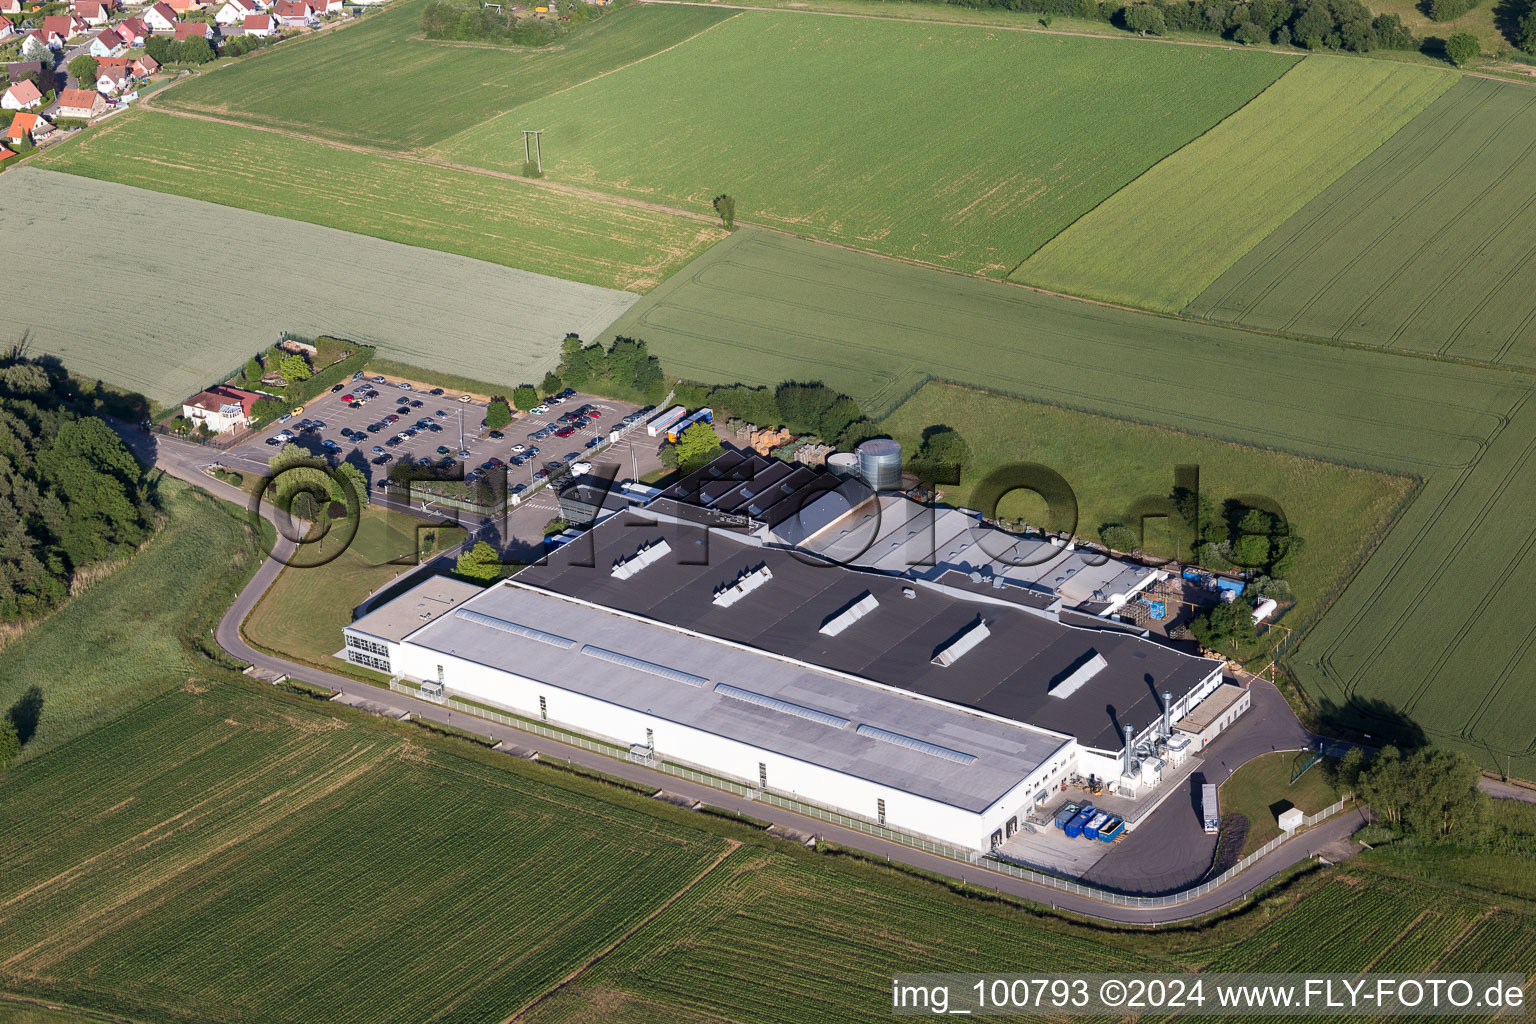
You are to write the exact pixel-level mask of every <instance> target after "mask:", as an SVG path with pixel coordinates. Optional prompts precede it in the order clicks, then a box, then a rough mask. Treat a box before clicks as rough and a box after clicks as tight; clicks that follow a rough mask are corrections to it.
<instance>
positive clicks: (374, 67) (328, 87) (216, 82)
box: [153, 0, 734, 164]
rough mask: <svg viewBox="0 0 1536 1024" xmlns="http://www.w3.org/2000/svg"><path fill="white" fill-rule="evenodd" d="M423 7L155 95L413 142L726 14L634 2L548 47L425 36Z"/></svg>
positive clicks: (660, 45) (308, 127) (225, 113)
mask: <svg viewBox="0 0 1536 1024" xmlns="http://www.w3.org/2000/svg"><path fill="white" fill-rule="evenodd" d="M425 6H426V0H406V2H404V3H397V4H392V5H390V6H389V7H388V8H386V9H384V10H382V11H378V12H374V13H370V14H369V15H368V17H366V18H364V19H363V20H362V21H361V22H359V23H357V24H355V25H349V26H347V28H346V29H345V31H339V32H338V31H330V32H324V33H321V34H320V35H319V36H317V37H316V38H314V39H311V40H305V41H304V42H302V43H299V44H294V43H288V44H285V45H283V46H279V47H276V48H275V49H272V50H266V51H263V52H261V53H259V54H256V55H254V56H252V57H250V58H248V59H243V60H239V61H236V62H235V63H234V64H232V65H231V66H229V67H226V68H221V69H220V70H219V71H218V73H217V74H202V75H198V76H197V77H196V78H194V79H192V80H191V81H187V82H182V83H179V84H177V85H176V86H175V87H174V88H172V89H169V90H167V91H165V92H162V93H158V94H156V96H155V98H154V101H153V102H154V104H155V105H156V106H159V107H165V108H167V109H171V110H187V111H193V112H195V113H200V114H210V115H213V116H217V117H228V118H233V119H236V120H239V121H245V122H248V123H250V124H257V125H264V126H266V127H269V128H279V129H283V130H286V131H294V132H298V133H301V134H303V135H307V136H316V137H319V138H324V139H328V140H332V141H338V142H345V143H354V144H362V145H368V146H378V147H381V148H386V149H407V150H408V149H417V148H420V147H422V146H428V145H431V144H432V143H434V142H437V141H440V140H441V139H444V138H446V137H447V136H449V135H452V134H453V133H455V132H458V131H462V130H463V129H464V127H465V126H467V125H471V124H480V123H481V122H484V121H487V120H489V119H491V118H493V117H496V116H497V115H499V114H502V113H503V112H505V111H508V110H510V109H512V108H513V107H516V106H517V105H519V104H521V103H526V102H528V101H529V100H532V99H536V98H538V97H540V96H547V95H549V94H550V93H553V92H558V91H560V90H562V89H568V88H570V87H571V86H573V85H577V84H579V83H581V82H584V81H586V80H588V79H590V78H594V77H596V76H598V75H602V74H607V73H608V72H611V71H613V70H615V69H617V68H621V67H624V66H625V65H628V64H632V63H634V62H635V61H637V60H644V59H645V58H646V57H649V56H651V55H652V54H655V53H657V52H659V51H661V50H665V49H667V48H668V47H671V46H675V45H677V44H678V43H680V42H682V41H683V40H685V39H687V38H689V37H690V36H693V35H696V34H697V33H699V32H702V31H704V30H705V29H707V28H709V27H710V26H711V25H714V24H715V23H717V22H719V21H721V20H723V19H725V18H728V17H730V16H731V14H732V13H734V12H732V11H728V10H711V9H710V8H708V7H644V6H639V5H636V6H632V7H629V8H626V9H624V10H620V11H615V12H613V13H612V14H610V15H607V16H605V17H603V18H601V19H600V20H598V21H597V22H595V23H594V24H592V25H590V26H587V27H585V28H583V29H581V30H579V31H578V32H575V33H573V34H571V35H569V36H567V37H565V38H564V39H562V40H560V41H559V42H557V43H555V44H553V45H550V46H546V47H537V48H530V47H513V46H497V45H483V44H475V43H454V42H435V41H432V40H429V39H426V38H424V37H423V36H422V33H421V13H422V9H423V8H424V7H425ZM535 127H537V126H535ZM517 138H518V163H519V164H521V161H522V142H521V136H517Z"/></svg>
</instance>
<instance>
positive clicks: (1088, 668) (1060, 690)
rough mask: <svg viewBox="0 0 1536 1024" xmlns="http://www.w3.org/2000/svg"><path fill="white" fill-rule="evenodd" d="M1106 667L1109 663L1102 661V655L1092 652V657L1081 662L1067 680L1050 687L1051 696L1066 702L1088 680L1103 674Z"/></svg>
mask: <svg viewBox="0 0 1536 1024" xmlns="http://www.w3.org/2000/svg"><path fill="white" fill-rule="evenodd" d="M1108 667H1109V662H1107V661H1105V660H1104V655H1102V654H1100V653H1099V652H1098V651H1094V652H1093V657H1091V658H1089V659H1088V660H1087V661H1085V662H1083V663H1082V664H1081V665H1079V666H1078V667H1077V668H1076V669H1074V670H1073V671H1072V674H1071V675H1069V676H1067V678H1065V679H1063V680H1062V681H1061V682H1059V683H1057V684H1056V685H1055V686H1053V687H1051V696H1052V697H1056V698H1059V699H1061V700H1066V699H1067V698H1068V697H1070V696H1072V695H1073V694H1074V693H1076V692H1077V691H1078V690H1079V689H1081V688H1082V687H1083V686H1084V685H1085V684H1086V683H1087V682H1088V680H1090V679H1092V678H1093V677H1094V676H1096V675H1098V674H1099V673H1100V672H1103V671H1104V670H1105V669H1106V668H1108Z"/></svg>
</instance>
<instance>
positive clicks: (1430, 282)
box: [1186, 78, 1536, 367]
mask: <svg viewBox="0 0 1536 1024" xmlns="http://www.w3.org/2000/svg"><path fill="white" fill-rule="evenodd" d="M1533 160H1536V89H1531V88H1529V87H1527V86H1520V85H1510V84H1507V83H1501V82H1493V81H1488V80H1484V79H1477V78H1463V79H1462V80H1461V81H1460V83H1459V84H1457V85H1456V87H1455V88H1453V89H1451V90H1450V91H1449V92H1447V93H1446V94H1445V95H1443V96H1441V97H1440V99H1438V100H1437V101H1435V103H1433V104H1431V105H1430V106H1429V107H1428V108H1427V109H1426V110H1425V111H1424V112H1423V113H1422V114H1420V115H1419V116H1418V117H1417V118H1415V119H1414V120H1413V121H1411V122H1409V123H1408V125H1407V126H1406V127H1404V128H1403V130H1402V131H1400V132H1398V133H1397V134H1396V135H1395V136H1393V137H1392V139H1391V140H1389V141H1388V142H1387V143H1386V144H1385V145H1384V146H1382V147H1381V148H1380V149H1378V150H1376V152H1375V153H1373V154H1371V155H1370V156H1369V157H1367V158H1366V159H1365V160H1363V161H1361V162H1360V163H1359V164H1357V165H1356V166H1355V168H1354V169H1353V170H1351V171H1350V172H1349V173H1348V174H1346V175H1344V176H1343V177H1342V178H1340V179H1339V180H1338V181H1336V182H1334V183H1333V185H1332V186H1330V187H1329V188H1328V189H1326V190H1324V191H1323V192H1322V193H1321V194H1320V195H1318V197H1317V198H1316V199H1314V200H1313V201H1312V202H1311V203H1309V204H1307V206H1305V207H1304V208H1303V209H1302V210H1301V212H1299V213H1297V214H1296V215H1295V216H1294V217H1292V218H1291V219H1290V220H1288V221H1286V223H1285V224H1284V225H1282V226H1281V227H1280V229H1279V230H1277V231H1276V232H1275V233H1274V234H1272V235H1270V236H1269V237H1268V238H1266V239H1265V240H1264V241H1263V242H1261V243H1259V245H1257V246H1256V247H1255V248H1254V249H1253V250H1252V251H1251V252H1249V253H1248V255H1247V256H1245V257H1243V259H1241V260H1240V261H1238V263H1237V264H1236V265H1235V266H1233V267H1232V268H1231V269H1230V270H1228V271H1227V272H1226V273H1225V274H1223V275H1222V276H1221V277H1220V278H1219V279H1217V280H1216V282H1215V283H1214V284H1212V285H1211V286H1210V287H1209V288H1207V289H1206V290H1205V291H1204V292H1203V293H1201V295H1200V296H1199V297H1198V298H1196V299H1195V300H1194V302H1192V303H1191V304H1190V306H1189V308H1188V309H1187V310H1186V312H1187V313H1188V314H1190V315H1193V316H1200V317H1208V318H1210V319H1213V320H1228V321H1234V322H1237V323H1241V324H1245V325H1248V326H1253V327H1261V328H1265V329H1271V330H1279V331H1286V332H1289V333H1293V334H1309V335H1316V336H1318V337H1323V338H1341V339H1345V340H1348V341H1354V342H1362V343H1365V344H1369V345H1383V346H1388V347H1391V348H1402V349H1411V350H1414V351H1418V352H1437V353H1440V354H1442V355H1447V356H1453V357H1457V358H1464V359H1476V360H1483V361H1487V362H1495V363H1507V364H1510V365H1516V366H1523V367H1536V294H1533V292H1532V289H1531V281H1532V279H1533V275H1536V175H1533V174H1532V173H1531V167H1532V161H1533Z"/></svg>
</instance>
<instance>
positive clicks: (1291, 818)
mask: <svg viewBox="0 0 1536 1024" xmlns="http://www.w3.org/2000/svg"><path fill="white" fill-rule="evenodd" d="M1277 820H1278V821H1279V822H1280V831H1282V832H1294V831H1296V830H1297V829H1299V828H1301V826H1302V825H1304V824H1306V820H1307V816H1306V815H1305V814H1303V813H1302V810H1301V808H1300V807H1288V808H1286V809H1285V810H1283V811H1281V812H1280V814H1279V815H1278V816H1277Z"/></svg>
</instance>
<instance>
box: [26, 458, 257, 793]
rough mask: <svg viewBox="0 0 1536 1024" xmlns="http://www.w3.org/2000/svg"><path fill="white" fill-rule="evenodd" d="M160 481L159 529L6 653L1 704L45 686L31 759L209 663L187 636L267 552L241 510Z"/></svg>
mask: <svg viewBox="0 0 1536 1024" xmlns="http://www.w3.org/2000/svg"><path fill="white" fill-rule="evenodd" d="M158 487H159V493H160V498H161V503H162V505H163V507H164V508H165V511H166V521H165V525H164V527H163V528H161V530H160V531H159V532H158V533H157V534H156V535H155V536H154V538H153V539H152V540H151V541H150V542H149V543H148V544H147V545H146V546H145V547H144V548H143V549H142V550H141V551H140V552H139V553H138V554H137V555H135V556H134V557H133V560H132V561H131V562H128V563H126V564H125V565H122V566H120V567H118V568H117V570H116V571H115V572H113V573H112V574H111V575H109V576H107V577H106V578H104V579H101V580H99V581H97V582H96V583H94V584H92V586H91V587H90V588H89V589H88V590H86V591H85V592H84V593H83V594H80V595H79V596H77V597H75V598H74V599H73V600H71V601H70V602H69V603H68V604H67V605H65V606H64V608H63V609H61V610H60V611H58V612H57V613H55V614H54V615H53V616H52V617H50V618H48V619H46V620H44V621H43V622H42V623H40V624H39V625H36V626H33V627H32V628H31V629H29V630H28V631H27V632H26V633H25V634H23V635H22V637H21V638H20V639H19V640H14V641H12V642H11V643H9V644H7V645H6V647H5V650H4V653H3V655H0V659H3V661H0V664H3V666H4V667H3V668H0V708H9V707H11V706H12V705H13V704H14V703H15V702H16V701H18V700H19V699H20V698H21V697H22V695H23V694H24V693H25V692H26V691H27V689H28V688H29V687H32V686H37V687H38V688H39V689H40V690H41V692H42V715H41V718H40V719H39V720H38V725H37V733H36V735H34V736H33V737H32V738H31V739H30V740H29V741H28V742H27V743H26V744H25V745H24V746H23V747H22V758H23V760H29V759H32V758H35V757H37V756H38V755H39V754H42V753H45V752H47V751H49V750H52V749H53V748H55V747H57V746H59V745H60V744H63V743H65V742H67V741H69V740H72V739H74V738H75V737H77V736H80V735H81V734H83V733H85V732H87V731H88V730H90V729H94V728H96V727H97V726H100V725H101V724H102V723H104V722H109V721H111V720H112V719H114V718H117V717H118V716H119V715H122V714H123V713H124V712H126V711H127V710H128V709H130V708H132V707H135V706H137V705H139V704H141V703H143V702H144V701H145V700H147V699H148V698H150V697H152V696H154V695H155V694H158V693H164V692H165V691H166V690H169V689H171V688H173V687H175V686H178V685H180V684H181V683H183V682H184V681H186V680H187V678H188V677H190V676H192V675H194V674H197V673H200V672H203V671H206V665H207V663H206V662H205V661H204V660H202V659H201V658H199V657H197V656H195V655H194V654H192V653H191V652H190V651H189V650H188V649H187V644H188V643H189V642H192V641H195V640H197V638H199V637H200V636H203V635H205V634H206V631H207V630H208V629H209V628H211V627H212V626H213V624H214V623H215V622H216V621H218V617H219V615H220V614H222V612H223V610H224V608H225V607H226V606H228V604H229V603H230V602H231V601H233V600H234V597H235V594H236V592H238V591H239V589H240V587H241V586H242V585H243V584H244V583H245V581H246V579H248V578H249V576H250V574H251V573H252V572H253V571H254V570H255V568H256V565H257V557H256V556H257V555H258V554H259V552H258V550H257V548H256V544H255V542H254V537H253V536H252V534H251V532H250V526H249V525H248V523H249V520H248V517H247V516H246V515H245V513H244V512H243V511H242V510H240V509H236V508H235V507H233V506H232V505H226V504H223V503H221V502H217V501H215V500H214V499H212V498H210V497H209V496H208V495H206V494H204V493H203V492H202V491H198V490H195V489H193V488H191V487H188V486H187V485H185V484H182V483H180V482H178V481H176V480H173V479H170V478H161V480H160V482H159V484H158ZM0 788H3V787H0ZM12 820H16V819H12Z"/></svg>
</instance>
